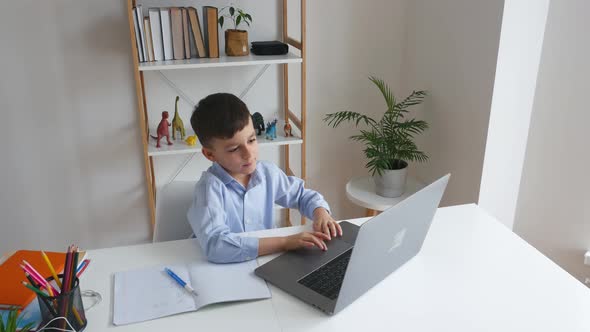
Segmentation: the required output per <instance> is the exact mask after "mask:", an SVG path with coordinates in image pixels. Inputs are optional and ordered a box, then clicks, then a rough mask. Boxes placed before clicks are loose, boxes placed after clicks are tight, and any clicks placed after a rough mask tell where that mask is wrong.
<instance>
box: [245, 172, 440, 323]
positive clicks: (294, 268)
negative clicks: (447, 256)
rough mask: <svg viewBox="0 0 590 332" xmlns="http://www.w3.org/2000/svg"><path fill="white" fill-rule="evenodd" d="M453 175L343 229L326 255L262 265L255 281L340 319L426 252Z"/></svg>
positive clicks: (297, 254) (301, 253)
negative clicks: (424, 246) (347, 309)
mask: <svg viewBox="0 0 590 332" xmlns="http://www.w3.org/2000/svg"><path fill="white" fill-rule="evenodd" d="M449 177H450V174H447V175H445V176H444V177H442V178H440V179H438V180H437V181H435V182H434V183H432V184H430V185H428V186H427V187H425V188H423V189H422V190H420V191H418V192H416V193H415V194H413V195H411V196H410V197H408V198H406V199H405V200H403V201H401V202H400V203H398V204H396V205H394V206H393V207H391V208H389V209H387V210H385V211H383V212H382V213H381V214H379V215H377V216H376V217H374V218H372V219H370V220H368V221H367V222H365V223H364V224H363V225H362V226H360V227H359V226H357V225H354V224H352V223H349V222H347V221H343V222H341V223H340V226H341V227H342V230H343V233H344V235H343V236H342V237H336V238H332V240H331V241H327V242H326V244H327V246H328V250H327V251H321V250H320V249H318V248H315V247H313V248H305V249H299V250H295V251H290V252H286V253H284V254H282V255H281V256H279V257H277V258H275V259H273V260H272V261H270V262H268V263H266V264H264V265H261V266H260V267H258V268H257V269H256V270H255V273H256V275H258V276H259V277H261V278H264V279H266V280H267V281H269V282H270V283H272V284H274V285H275V286H277V287H279V288H281V289H283V290H284V291H286V292H288V293H290V294H292V295H294V296H296V297H298V298H299V299H301V300H303V301H305V302H307V303H309V304H311V305H313V306H315V307H317V308H319V309H320V310H322V311H324V312H325V313H327V314H330V315H331V314H335V313H337V312H339V311H340V310H342V309H343V308H344V307H346V306H347V305H349V304H350V303H352V302H353V301H354V300H356V299H357V298H358V297H360V296H361V295H363V294H364V293H365V292H367V291H368V290H369V289H370V288H371V287H373V286H374V285H376V284H377V283H379V282H380V281H381V280H383V279H384V278H385V277H387V276H388V275H389V274H391V273H392V272H393V271H395V270H397V269H398V268H399V267H400V266H402V265H403V264H404V263H406V262H407V261H408V260H410V259H411V258H412V257H414V256H416V254H417V253H418V252H419V251H420V248H422V244H423V243H424V239H425V238H426V234H427V233H428V229H429V228H430V224H431V222H432V218H433V217H434V213H435V212H436V209H437V208H438V204H439V203H440V200H441V198H442V196H443V193H444V191H445V188H446V186H447V183H448V181H449Z"/></svg>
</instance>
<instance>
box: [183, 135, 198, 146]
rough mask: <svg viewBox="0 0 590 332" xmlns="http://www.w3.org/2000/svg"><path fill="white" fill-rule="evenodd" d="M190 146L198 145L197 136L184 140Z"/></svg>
mask: <svg viewBox="0 0 590 332" xmlns="http://www.w3.org/2000/svg"><path fill="white" fill-rule="evenodd" d="M184 141H185V142H186V144H187V145H188V146H195V145H197V135H191V136H189V137H187V138H186V140H184Z"/></svg>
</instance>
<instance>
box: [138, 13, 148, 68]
mask: <svg viewBox="0 0 590 332" xmlns="http://www.w3.org/2000/svg"><path fill="white" fill-rule="evenodd" d="M142 9H143V8H142V5H137V7H135V16H137V23H138V25H139V38H140V41H141V52H142V54H143V61H144V62H145V61H148V55H147V48H146V45H145V31H143V14H142V13H143V11H142Z"/></svg>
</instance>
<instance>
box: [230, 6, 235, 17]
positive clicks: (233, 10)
mask: <svg viewBox="0 0 590 332" xmlns="http://www.w3.org/2000/svg"><path fill="white" fill-rule="evenodd" d="M235 12H236V10H235V8H234V7H229V14H230V15H231V16H234V13H235Z"/></svg>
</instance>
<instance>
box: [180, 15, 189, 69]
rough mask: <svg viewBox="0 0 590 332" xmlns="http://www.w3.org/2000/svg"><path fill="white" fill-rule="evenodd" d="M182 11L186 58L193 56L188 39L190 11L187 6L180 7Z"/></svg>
mask: <svg viewBox="0 0 590 332" xmlns="http://www.w3.org/2000/svg"><path fill="white" fill-rule="evenodd" d="M180 13H181V16H182V37H183V40H184V57H185V59H190V58H191V44H190V42H189V40H188V37H189V35H188V13H187V10H186V8H184V7H182V8H180Z"/></svg>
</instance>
